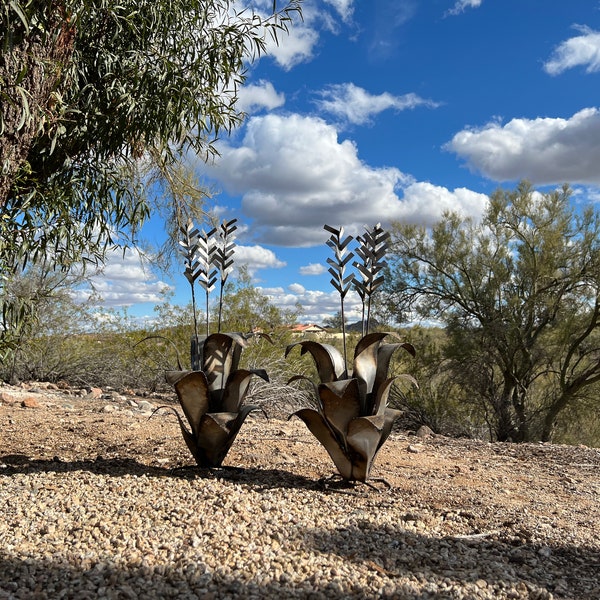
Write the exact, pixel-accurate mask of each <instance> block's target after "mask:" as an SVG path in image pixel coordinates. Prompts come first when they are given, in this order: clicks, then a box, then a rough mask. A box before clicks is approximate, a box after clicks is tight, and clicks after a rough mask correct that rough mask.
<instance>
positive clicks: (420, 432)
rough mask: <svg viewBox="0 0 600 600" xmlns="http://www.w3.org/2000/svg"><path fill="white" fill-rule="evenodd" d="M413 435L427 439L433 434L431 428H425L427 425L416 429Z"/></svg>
mask: <svg viewBox="0 0 600 600" xmlns="http://www.w3.org/2000/svg"><path fill="white" fill-rule="evenodd" d="M415 435H416V436H417V437H419V438H428V437H431V436H432V435H435V434H434V433H433V430H432V429H431V428H429V427H427V425H421V427H419V429H417V432H416V433H415Z"/></svg>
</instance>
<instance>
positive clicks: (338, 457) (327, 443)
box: [294, 408, 352, 480]
mask: <svg viewBox="0 0 600 600" xmlns="http://www.w3.org/2000/svg"><path fill="white" fill-rule="evenodd" d="M294 415H295V416H297V417H298V418H300V419H301V420H302V421H304V423H305V425H306V426H307V427H308V429H309V431H310V432H311V433H312V434H313V435H314V436H315V437H316V438H317V440H319V442H321V444H322V445H323V447H324V448H325V450H327V453H328V454H329V456H330V457H331V460H333V463H334V464H335V466H336V467H337V469H338V471H339V473H340V475H341V476H342V477H343V478H344V479H347V480H352V462H351V461H350V459H349V458H348V455H347V452H345V451H344V449H342V448H341V447H340V443H339V440H338V439H337V438H336V436H335V434H334V433H333V431H332V430H331V427H330V425H329V423H328V422H327V421H326V420H325V418H324V417H323V415H322V414H321V413H319V412H317V411H316V410H313V409H312V408H303V409H301V410H299V411H297V412H295V413H294Z"/></svg>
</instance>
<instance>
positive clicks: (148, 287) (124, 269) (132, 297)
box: [77, 249, 170, 307]
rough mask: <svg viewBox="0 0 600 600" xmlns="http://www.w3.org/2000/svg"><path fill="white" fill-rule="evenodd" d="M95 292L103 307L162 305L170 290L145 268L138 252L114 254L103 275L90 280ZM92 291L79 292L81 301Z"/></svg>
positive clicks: (129, 250) (110, 257)
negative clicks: (159, 303) (158, 303)
mask: <svg viewBox="0 0 600 600" xmlns="http://www.w3.org/2000/svg"><path fill="white" fill-rule="evenodd" d="M91 281H92V286H93V291H94V292H96V293H97V294H99V295H100V298H101V302H100V304H102V306H104V307H124V306H132V305H134V304H140V303H144V302H153V303H157V302H161V301H162V300H163V299H164V298H163V295H162V293H163V292H164V291H165V290H168V289H170V286H169V285H168V284H166V283H165V282H163V281H161V280H159V279H157V278H156V277H155V276H154V275H153V273H152V272H151V271H150V270H149V269H148V268H146V267H145V266H144V263H143V259H142V257H141V256H140V253H139V252H138V251H137V250H133V249H128V250H126V251H125V255H123V252H122V251H120V250H114V251H112V252H111V253H110V254H109V255H108V257H107V260H106V264H105V266H104V268H103V269H102V272H101V274H99V275H96V276H94V277H92V278H91ZM91 293H92V290H91V289H82V290H78V293H77V296H78V298H79V299H81V300H85V299H87V298H88V297H89V296H90V294H91Z"/></svg>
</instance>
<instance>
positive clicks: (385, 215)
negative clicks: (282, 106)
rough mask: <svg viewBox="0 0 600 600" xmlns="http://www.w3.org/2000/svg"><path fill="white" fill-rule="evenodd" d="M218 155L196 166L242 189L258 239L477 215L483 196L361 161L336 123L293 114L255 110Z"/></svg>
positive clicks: (298, 239)
mask: <svg viewBox="0 0 600 600" xmlns="http://www.w3.org/2000/svg"><path fill="white" fill-rule="evenodd" d="M219 150H220V152H221V156H220V158H219V159H218V160H217V161H216V162H215V163H214V164H213V165H210V166H206V165H203V164H201V165H199V168H201V169H205V170H206V172H207V173H208V174H209V175H210V176H212V177H214V178H216V179H217V180H218V181H219V182H220V184H221V185H222V186H223V187H224V188H225V189H226V190H227V191H228V192H230V193H232V194H235V195H238V194H239V195H242V210H243V212H244V213H245V216H246V218H247V221H250V222H251V225H250V233H251V234H252V235H253V236H254V239H256V240H257V241H259V242H260V243H262V244H265V243H266V244H274V245H282V246H291V247H301V246H313V245H320V244H323V243H324V242H325V241H326V239H327V237H328V236H327V232H325V231H324V230H323V225H325V224H328V225H331V226H334V227H339V226H340V225H343V226H344V227H345V229H346V230H347V232H348V233H349V234H351V235H357V234H360V233H362V232H363V231H364V226H365V225H368V226H370V225H373V224H374V223H379V222H381V223H382V225H383V226H384V227H385V226H386V224H389V223H390V221H396V220H401V221H411V222H418V223H430V222H432V221H433V220H436V219H439V217H440V216H441V214H442V212H443V210H444V209H446V208H454V209H455V210H459V211H462V212H464V213H465V214H473V213H475V214H479V213H480V212H481V210H482V209H483V207H484V205H485V201H486V199H487V197H486V196H484V195H483V194H475V193H474V192H469V191H467V190H455V191H450V190H447V189H446V188H442V187H437V186H434V185H431V184H425V183H420V184H419V183H418V182H415V181H414V179H413V178H412V177H410V176H408V175H406V174H404V173H402V172H401V171H400V170H399V169H397V168H394V167H379V168H374V167H371V166H369V165H367V164H365V163H364V162H363V161H361V160H360V158H359V156H358V152H357V148H356V146H355V144H354V143H353V142H352V141H350V140H343V141H340V140H339V139H338V134H337V131H336V129H335V128H334V127H333V126H331V125H329V124H327V123H326V122H325V121H323V120H321V119H318V118H315V117H304V116H300V115H297V114H293V115H288V116H280V115H266V116H262V117H253V118H251V119H250V120H249V121H248V124H247V128H246V132H245V136H244V138H243V140H242V142H241V145H239V146H237V147H234V146H228V145H223V146H221V147H220V148H219Z"/></svg>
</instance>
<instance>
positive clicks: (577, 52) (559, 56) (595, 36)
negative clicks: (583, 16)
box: [544, 26, 600, 75]
mask: <svg viewBox="0 0 600 600" xmlns="http://www.w3.org/2000/svg"><path fill="white" fill-rule="evenodd" d="M576 29H578V30H579V31H580V32H581V34H582V35H578V36H576V37H573V38H571V39H568V40H566V41H565V42H562V43H561V44H560V45H559V46H558V47H557V48H556V49H555V50H554V52H553V53H552V57H551V58H550V59H549V60H548V61H547V62H546V63H545V64H544V70H545V71H546V72H547V73H549V74H550V75H559V74H560V73H562V72H563V71H566V70H567V69H572V68H573V67H581V66H586V72H587V73H596V72H598V71H600V31H594V30H593V29H590V28H589V27H583V26H577V27H576Z"/></svg>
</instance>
